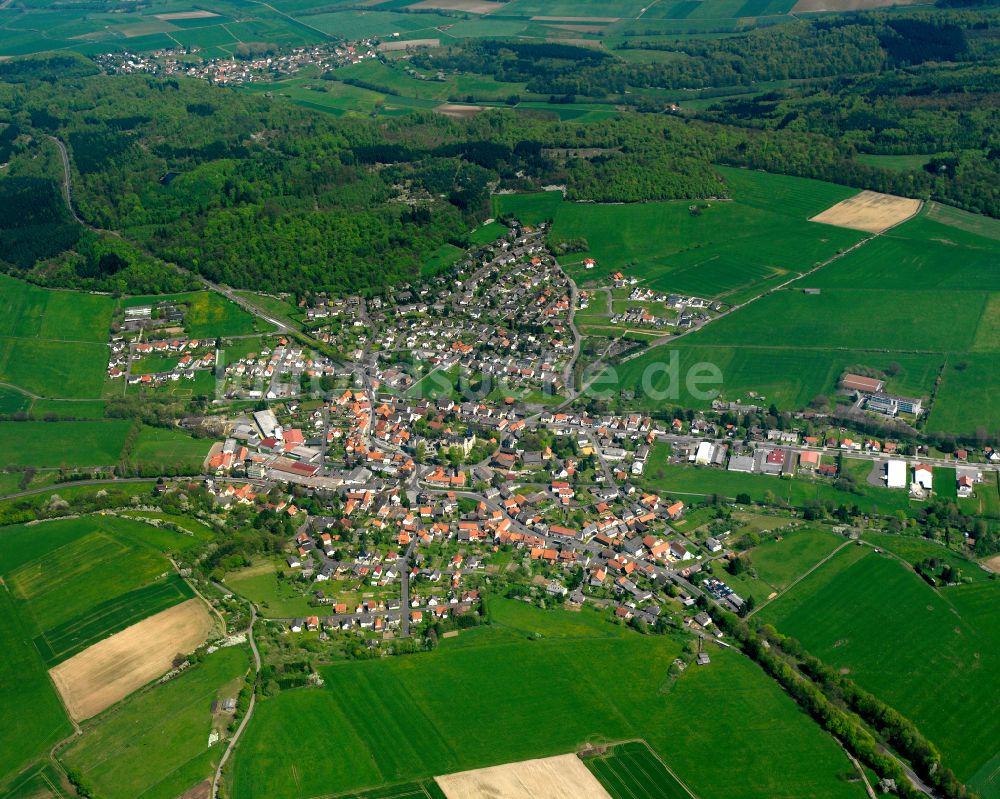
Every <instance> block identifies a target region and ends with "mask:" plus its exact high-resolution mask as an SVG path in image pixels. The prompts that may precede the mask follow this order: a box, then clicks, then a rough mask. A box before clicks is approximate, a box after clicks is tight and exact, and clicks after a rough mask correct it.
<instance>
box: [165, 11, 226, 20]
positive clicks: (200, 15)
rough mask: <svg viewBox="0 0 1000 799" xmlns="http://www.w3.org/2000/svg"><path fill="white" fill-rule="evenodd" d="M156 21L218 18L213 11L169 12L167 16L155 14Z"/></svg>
mask: <svg viewBox="0 0 1000 799" xmlns="http://www.w3.org/2000/svg"><path fill="white" fill-rule="evenodd" d="M154 16H155V17H156V18H157V19H162V20H168V21H169V20H172V19H209V18H210V17H217V16H219V15H218V14H216V13H215V12H214V11H171V12H170V13H169V14H155V15H154Z"/></svg>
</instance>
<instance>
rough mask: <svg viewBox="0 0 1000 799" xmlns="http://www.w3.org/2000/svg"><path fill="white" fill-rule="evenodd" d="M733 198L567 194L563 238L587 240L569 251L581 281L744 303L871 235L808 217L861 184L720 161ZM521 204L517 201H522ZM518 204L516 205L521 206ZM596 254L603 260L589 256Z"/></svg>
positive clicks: (558, 228) (561, 217)
mask: <svg viewBox="0 0 1000 799" xmlns="http://www.w3.org/2000/svg"><path fill="white" fill-rule="evenodd" d="M719 171H720V173H721V174H722V175H723V176H724V178H725V180H726V182H727V185H728V187H729V191H730V193H731V196H732V199H731V200H717V201H709V202H707V203H701V206H702V210H701V212H700V214H697V215H693V214H692V213H691V212H690V210H689V206H690V205H691V203H690V201H671V202H650V203H639V204H629V205H599V204H594V203H559V204H558V205H557V206H555V208H556V212H555V216H554V219H555V221H554V224H553V226H552V231H551V239H552V240H553V241H556V242H558V241H575V240H580V239H583V240H586V242H587V245H588V247H587V250H586V251H585V252H580V253H574V254H573V255H571V256H566V257H564V258H563V259H561V260H563V261H565V262H566V263H567V268H568V269H569V271H570V273H571V274H572V275H573V276H574V277H576V278H577V279H578V280H583V281H586V280H595V279H596V280H599V281H602V282H603V281H604V280H605V278H606V276H607V274H608V273H610V272H612V271H619V270H620V271H622V272H624V273H625V274H627V275H629V276H632V277H636V278H638V279H639V280H640V281H641V282H642V285H644V286H648V287H649V288H651V289H654V290H656V291H661V292H681V293H689V294H696V295H699V296H705V297H719V298H723V299H726V300H727V301H729V302H739V301H742V300H743V299H745V298H746V297H748V296H753V294H755V293H758V292H759V291H760V290H761V289H762V288H763V287H766V286H769V285H774V284H777V283H780V282H783V281H784V280H788V279H789V278H792V277H795V276H796V275H797V274H799V273H801V272H804V271H806V270H807V269H810V268H812V267H814V266H816V265H817V264H820V263H822V262H824V261H826V260H827V259H829V258H831V257H833V256H834V255H836V254H837V252H838V251H839V250H841V249H845V248H847V247H849V246H851V245H852V244H855V243H856V242H858V241H860V240H861V239H862V238H863V234H861V233H858V232H856V231H851V230H844V229H840V228H833V227H829V226H824V225H818V224H815V223H812V222H808V221H807V219H808V217H809V216H811V215H813V214H814V213H816V212H818V211H821V210H823V209H824V208H826V207H828V206H829V205H831V204H833V203H835V202H839V201H840V200H842V199H844V198H845V197H847V196H850V195H851V194H852V193H853V190H851V189H847V188H845V187H842V186H836V185H834V184H830V183H823V182H820V181H814V180H807V179H804V178H788V177H785V176H777V175H769V174H765V173H759V172H745V171H742V170H733V169H723V170H719ZM513 208H517V205H516V204H514V205H513ZM511 212H513V211H511ZM586 257H591V258H593V259H595V260H596V261H597V268H596V269H595V270H593V271H587V270H585V269H584V268H583V266H582V265H581V264H580V262H581V261H582V260H583V259H584V258H586Z"/></svg>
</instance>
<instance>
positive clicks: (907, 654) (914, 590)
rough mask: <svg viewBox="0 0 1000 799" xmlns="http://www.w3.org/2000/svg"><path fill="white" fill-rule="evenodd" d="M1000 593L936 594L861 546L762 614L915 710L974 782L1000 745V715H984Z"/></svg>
mask: <svg viewBox="0 0 1000 799" xmlns="http://www.w3.org/2000/svg"><path fill="white" fill-rule="evenodd" d="M998 590H1000V589H998V587H997V585H996V583H993V582H983V583H979V584H977V585H967V586H959V587H955V588H946V589H942V590H940V591H935V590H934V589H932V588H931V587H930V586H928V585H927V584H926V583H925V582H924V581H923V580H922V579H921V578H920V577H918V576H917V575H915V574H914V573H913V572H911V571H909V570H908V569H907V568H905V567H904V566H902V565H901V564H900V563H899V562H898V561H897V560H895V559H893V558H891V557H889V556H886V555H877V554H875V553H874V552H873V551H872V550H870V549H869V548H866V547H865V548H857V547H851V548H849V549H848V550H845V551H844V552H841V553H839V554H838V555H837V556H836V557H835V558H834V559H833V560H832V561H830V562H829V563H828V564H825V565H823V566H822V567H820V568H819V569H818V570H817V571H816V572H814V573H813V574H811V575H810V576H809V577H807V578H805V580H803V581H802V582H801V583H799V584H798V585H797V586H795V588H794V589H792V590H791V591H789V592H788V593H787V594H785V595H783V596H781V597H780V598H778V599H777V600H775V601H774V602H773V603H772V604H770V605H768V606H767V607H765V608H764V609H763V610H762V611H761V613H760V615H761V616H762V618H763V620H764V621H767V622H771V623H773V624H774V625H775V626H776V627H777V628H778V629H779V631H781V632H783V633H785V634H788V635H792V636H794V637H795V638H798V639H799V640H800V641H801V642H802V643H803V645H804V646H805V648H806V649H807V650H808V651H810V652H811V653H812V654H814V655H815V656H817V657H819V658H821V659H823V660H824V661H826V662H828V663H830V664H831V665H833V666H835V667H837V668H840V669H845V670H848V672H847V673H849V674H850V676H851V678H852V679H853V680H855V681H856V682H857V683H858V684H859V685H861V686H862V687H864V688H867V689H868V690H870V691H872V692H873V693H875V694H876V695H878V696H879V697H881V698H882V699H884V700H885V701H887V702H888V703H889V704H890V705H892V706H893V707H895V708H896V709H898V710H899V711H900V712H901V713H903V714H904V715H906V716H908V717H909V718H910V719H911V720H912V721H914V723H916V725H917V726H918V727H919V728H920V730H921V731H922V732H923V733H924V735H926V736H927V737H928V738H929V739H930V740H931V741H932V742H933V743H934V744H935V745H936V746H937V747H938V748H939V749H940V750H941V752H942V755H943V756H944V761H945V763H946V764H948V765H949V766H950V767H951V768H952V769H953V770H954V771H955V772H956V773H957V774H958V776H959V778H960V779H969V778H971V777H972V776H973V775H975V774H976V773H977V772H979V771H980V769H981V768H982V767H983V766H984V765H985V764H986V763H987V762H988V761H989V760H990V759H991V758H992V757H993V756H994V754H995V753H996V750H997V748H998V741H1000V719H998V718H997V716H996V714H994V713H984V712H982V697H983V696H986V695H987V694H988V693H989V690H990V686H991V685H993V684H994V683H995V681H996V675H997V673H998V670H1000V654H998V653H1000V640H998V632H997V627H996V625H995V624H994V623H992V621H991V617H990V613H991V612H992V610H991V603H992V608H994V609H995V607H996V605H995V603H996V601H997V598H998V593H997V592H998ZM973 664H974V665H973ZM973 740H974V741H980V742H982V744H983V745H982V746H976V747H970V746H969V745H968V742H969V741H973Z"/></svg>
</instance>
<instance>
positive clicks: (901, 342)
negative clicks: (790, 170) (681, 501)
mask: <svg viewBox="0 0 1000 799" xmlns="http://www.w3.org/2000/svg"><path fill="white" fill-rule="evenodd" d="M723 171H724V174H725V175H726V178H727V180H728V181H729V183H730V185H731V187H732V191H733V196H734V198H735V203H734V206H736V205H744V206H749V207H752V208H754V209H761V210H762V211H764V210H767V209H770V211H771V212H772V213H777V211H776V210H775V209H779V208H781V209H783V212H784V213H787V214H790V215H791V218H792V219H802V218H804V217H805V216H807V215H811V214H812V213H815V211H816V210H818V206H822V205H823V204H825V203H828V202H831V201H835V200H836V199H837V194H836V190H838V189H841V188H842V187H830V188H829V190H823V191H821V190H820V188H819V187H824V186H829V184H819V183H816V182H815V181H798V180H797V179H795V178H780V179H777V178H776V176H768V175H762V174H760V173H752V172H746V171H740V170H723ZM803 183H804V184H808V186H809V189H810V190H809V191H805V190H801V189H800V190H798V191H792V189H794V188H795V187H796V186H799V184H803ZM782 186H784V187H787V188H788V192H787V193H783V192H782V190H781V189H782ZM768 188H773V189H774V191H773V192H768V191H767V189H768ZM813 189H815V196H811V194H812V190H813ZM843 191H845V192H850V190H848V189H843ZM824 192H826V193H824ZM810 203H812V204H810ZM716 205H718V204H716ZM593 207H594V206H591V208H593ZM716 210H717V208H716V207H713V208H712V209H709V210H708V211H706V212H705V213H704V214H703V215H702V216H701V217H698V218H697V220H696V221H697V222H698V223H699V224H700V223H701V222H702V221H703V220H705V219H707V218H708V217H709V215H710V214H711V213H713V212H715V211H716ZM561 213H562V212H560V214H561ZM583 213H586V212H583ZM560 214H557V220H556V225H555V229H556V230H557V231H558V230H559V229H560V220H561V216H560ZM990 222H991V221H990V220H986V219H985V218H982V217H977V216H975V215H972V214H964V213H963V212H959V211H955V210H954V209H948V208H946V207H944V206H937V205H933V204H932V205H931V206H929V207H928V209H927V210H925V211H924V212H923V213H921V214H920V215H919V216H918V217H917V218H915V219H913V220H911V221H909V222H906V223H905V224H903V225H901V226H900V227H898V228H895V229H893V230H892V231H890V232H889V233H887V234H885V235H883V236H879V237H876V238H874V239H871V240H869V241H868V242H866V243H865V244H864V245H863V246H861V247H859V248H858V249H856V250H854V251H852V252H850V253H848V254H847V255H845V256H844V257H842V258H839V259H837V260H835V261H833V262H832V263H830V264H829V265H827V266H825V267H823V268H822V269H820V270H818V271H817V272H815V273H813V274H811V275H810V276H809V277H807V278H804V279H802V280H799V281H797V282H795V283H792V284H791V285H789V286H788V287H786V288H784V289H782V290H780V291H771V292H770V293H768V294H766V295H765V296H763V297H761V298H760V299H758V300H756V301H754V302H752V303H750V304H748V305H746V306H745V307H742V308H740V309H738V310H737V311H736V312H735V313H732V314H730V315H728V316H726V317H725V318H723V319H720V320H718V321H715V322H712V323H710V324H709V325H707V326H706V327H705V328H704V329H702V330H699V331H697V332H694V333H692V334H691V335H688V336H684V338H683V339H682V340H678V342H677V343H676V344H675V345H672V346H671V345H669V343H668V345H667V346H666V347H658V348H655V349H653V350H650V351H649V352H648V353H646V354H644V355H643V356H641V357H639V358H636V359H634V360H631V361H628V362H626V363H623V364H617V365H615V366H613V367H611V368H609V370H608V372H607V377H608V379H609V384H610V385H612V386H616V387H617V386H621V387H625V388H628V389H631V390H633V391H634V392H635V394H636V395H637V398H638V401H639V402H640V403H642V404H644V405H646V406H651V405H654V404H655V403H657V402H658V401H662V398H661V397H655V396H651V395H650V392H649V390H648V388H647V389H645V390H644V389H643V375H644V374H648V373H647V370H648V369H649V367H651V366H655V365H656V364H659V363H664V362H667V359H668V358H669V357H670V355H671V348H675V349H676V350H677V351H678V353H679V356H680V361H681V373H682V379H683V377H684V375H686V374H687V373H688V370H689V369H690V368H691V367H692V366H693V365H694V364H696V363H709V364H714V365H715V366H717V367H718V368H719V369H720V370H721V373H722V377H723V383H722V386H721V392H722V396H723V397H725V398H727V399H740V398H743V397H745V396H746V395H747V393H748V392H750V391H754V392H756V393H757V394H759V395H763V398H765V399H766V401H767V402H774V403H775V404H776V405H778V407H780V408H783V409H785V408H787V409H793V408H802V407H805V406H806V405H808V404H809V403H810V402H811V401H812V400H813V399H814V398H815V397H816V396H817V395H820V394H822V395H825V396H831V395H833V394H835V393H836V386H837V382H838V379H839V377H840V375H841V374H842V372H843V371H844V370H845V369H847V368H850V367H852V366H866V367H871V368H875V369H881V370H885V369H886V368H887V367H889V366H890V365H892V366H893V367H895V366H898V367H899V369H898V370H897V371H898V373H897V374H896V375H895V376H893V377H891V378H890V379H889V385H888V390H889V391H892V392H895V393H900V394H912V395H918V396H923V397H925V398H929V397H930V396H931V394H932V393H933V391H934V389H935V382H936V380H937V377H938V373H939V371H940V370H941V367H942V365H945V369H944V372H943V375H942V377H943V379H942V381H941V384H940V387H939V391H938V394H937V397H936V399H935V402H934V405H933V411H932V413H931V416H930V418H929V419H928V430H930V431H934V432H954V433H965V434H972V433H974V432H977V429H979V430H980V431H982V430H985V431H988V432H992V431H994V430H996V429H997V428H998V427H1000V402H998V401H997V400H996V397H997V395H998V390H1000V377H998V376H997V372H996V369H994V368H993V367H992V364H993V361H994V360H995V357H994V354H995V353H996V352H997V351H998V348H1000V293H998V292H1000V266H998V264H1000V228H998V226H996V225H995V224H990ZM806 226H807V227H812V225H811V224H810V223H806ZM584 227H585V226H584ZM584 227H580V228H573V231H572V232H573V233H574V235H585V232H584ZM616 227H617V232H615V233H614V235H615V236H617V241H616V244H615V245H614V247H613V248H612V249H613V251H614V252H613V254H612V263H613V264H614V265H615V266H616V267H619V266H622V261H623V259H631V260H632V262H634V264H635V265H634V266H628V265H625V266H623V267H622V268H623V269H624V271H627V272H634V273H635V274H636V275H637V276H640V277H643V278H644V279H646V276H645V275H644V274H643V270H644V269H645V267H644V266H643V264H644V263H645V261H644V260H643V258H641V257H640V258H638V259H636V258H635V256H634V255H629V252H630V251H629V246H628V241H627V238H628V237H627V236H626V234H625V233H624V232H623V231H626V230H627V225H626V223H625V222H624V221H622V223H621V224H620V225H617V226H616ZM793 229H794V225H793ZM826 229H827V230H829V231H834V232H835V235H836V234H839V233H841V232H843V231H841V230H840V229H838V228H833V227H827V228H826ZM567 237H570V238H572V236H567ZM775 238H776V240H780V242H781V246H782V247H787V248H788V249H789V250H790V251H802V249H803V248H802V245H801V244H800V243H790V242H789V239H788V235H787V233H786V232H785V231H782V233H781V235H780V236H776V237H775ZM600 240H601V241H603V240H604V239H603V238H602V239H600ZM695 240H696V239H692V241H695ZM593 249H594V245H593V242H591V250H593ZM759 249H760V248H755V257H757V256H756V252H757V251H759ZM709 251H710V252H715V250H714V249H712V248H709ZM643 254H645V253H643ZM598 262H599V267H602V266H603V263H602V261H601V259H600V258H598ZM675 263H676V262H675ZM706 263H708V262H707V261H706ZM718 263H720V261H713V264H715V265H713V267H712V269H715V268H716V266H717V265H718ZM595 271H600V272H602V273H603V272H604V271H605V270H604V269H603V268H599V270H595ZM589 274H594V272H591V273H589ZM666 274H667V276H668V277H669V276H670V275H673V274H678V273H674V272H668V273H666ZM705 274H707V273H702V277H704V276H705ZM660 279H661V278H660V277H655V278H652V279H649V280H648V282H649V283H650V285H654V286H655V285H656V280H660ZM727 279H728V278H727ZM733 279H734V280H735V278H733ZM762 279H763V280H764V282H763V283H761V284H758V286H757V288H752V289H750V290H740V291H738V292H737V295H734V296H737V297H738V299H739V300H746V299H749V297H750V293H749V291H758V290H759V289H760V287H761V286H765V285H770V287H771V288H772V289H773V288H774V284H773V282H770V283H769V282H768V281H767V278H762ZM803 288H815V289H818V290H819V293H818V294H806V293H804V292H803V291H802V289H803ZM646 385H647V386H652V388H655V389H664V388H666V387H668V386H669V385H670V384H669V383H668V381H667V380H666V379H665V378H664V377H663V376H662V375H660V376H657V375H656V374H653V376H652V378H647V383H646ZM666 399H668V400H672V401H674V402H675V403H678V404H685V405H688V406H699V405H705V404H707V401H708V400H707V399H705V398H704V397H696V396H692V395H691V393H690V392H688V391H686V390H685V388H684V387H683V385H682V386H681V389H680V390H679V391H676V392H674V393H673V394H672V395H670V396H668V397H666Z"/></svg>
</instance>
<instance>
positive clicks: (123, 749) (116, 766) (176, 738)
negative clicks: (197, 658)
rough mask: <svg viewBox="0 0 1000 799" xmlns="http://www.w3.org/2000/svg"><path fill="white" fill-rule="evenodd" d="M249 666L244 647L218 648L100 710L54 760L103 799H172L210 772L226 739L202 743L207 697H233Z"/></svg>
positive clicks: (209, 717) (209, 716)
mask: <svg viewBox="0 0 1000 799" xmlns="http://www.w3.org/2000/svg"><path fill="white" fill-rule="evenodd" d="M248 666H249V658H248V655H247V652H246V651H245V650H244V649H242V648H239V647H229V648H226V649H220V650H219V651H218V652H215V653H214V654H211V655H208V656H207V657H206V658H205V659H204V660H202V661H201V663H199V664H198V666H197V667H195V668H193V669H190V670H189V671H186V672H184V673H183V674H181V676H179V677H177V678H176V679H174V680H171V681H170V682H168V683H166V684H164V685H160V686H156V687H154V688H152V689H151V690H149V691H145V692H143V693H140V694H138V695H136V696H134V697H133V698H131V699H129V700H127V701H126V702H125V703H124V704H123V705H122V706H121V707H118V708H115V709H114V710H112V711H110V712H108V713H105V714H103V715H101V716H98V717H97V718H96V719H95V721H94V722H93V723H90V724H88V725H87V726H86V728H85V730H84V734H83V735H82V736H81V737H80V738H78V739H76V740H75V741H74V742H73V743H72V744H71V745H70V746H69V747H68V748H67V749H65V750H64V751H63V752H62V754H61V755H60V759H61V760H62V761H63V762H64V763H65V764H66V765H67V766H69V767H70V768H73V769H75V770H76V771H78V772H79V773H80V774H82V775H83V776H84V778H85V779H86V781H87V782H88V783H90V784H91V785H93V786H94V788H95V790H96V791H97V792H98V795H100V796H102V797H105V799H134V798H135V797H139V796H141V797H143V799H174V798H175V797H177V796H179V795H180V794H182V793H184V791H186V790H187V789H188V788H190V787H192V786H193V785H195V784H197V783H198V782H200V781H201V780H203V779H205V778H206V777H209V776H210V775H211V773H212V771H213V769H214V766H215V764H216V763H217V762H218V758H219V757H220V756H221V754H222V749H223V747H224V746H225V744H223V743H220V744H217V745H216V746H214V747H213V748H211V749H209V748H207V744H208V735H209V732H210V730H211V728H212V703H213V702H215V701H216V700H222V699H226V698H227V697H232V698H235V696H236V694H237V693H238V692H239V682H238V681H239V678H241V677H242V676H243V674H244V673H245V672H246V670H247V668H248ZM224 688H225V689H226V690H225V691H224V690H223V689H224Z"/></svg>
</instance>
